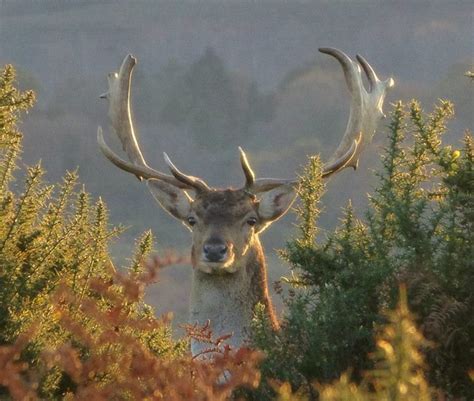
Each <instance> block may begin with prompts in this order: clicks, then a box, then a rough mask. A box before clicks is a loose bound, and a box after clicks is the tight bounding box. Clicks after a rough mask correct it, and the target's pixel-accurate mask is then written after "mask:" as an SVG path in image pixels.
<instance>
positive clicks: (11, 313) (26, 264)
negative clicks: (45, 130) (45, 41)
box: [0, 66, 184, 399]
mask: <svg viewBox="0 0 474 401" xmlns="http://www.w3.org/2000/svg"><path fill="white" fill-rule="evenodd" d="M14 80H15V71H14V69H13V67H11V66H6V67H5V68H4V70H3V71H2V72H1V78H0V345H8V344H12V343H14V342H15V340H16V339H18V338H19V336H21V335H22V333H24V332H26V331H28V330H29V328H30V327H32V326H33V325H34V326H35V327H36V330H35V334H34V336H33V337H32V338H31V339H30V341H29V342H28V343H27V346H25V347H24V348H22V360H24V361H28V362H29V365H30V367H31V368H41V369H43V368H44V366H43V365H42V363H41V360H40V357H39V356H40V353H41V351H42V350H44V349H45V348H46V347H49V348H53V349H54V348H55V347H57V346H59V345H60V344H63V343H64V342H65V341H70V340H71V333H70V332H68V330H65V328H64V327H62V326H61V324H60V323H59V321H58V319H57V316H56V313H57V311H56V308H55V306H54V305H53V303H52V298H51V294H52V293H54V291H55V290H56V289H57V287H58V284H59V283H60V282H62V283H63V285H65V286H67V288H69V291H71V293H72V294H73V295H74V297H75V299H76V300H77V303H78V305H83V304H86V303H87V302H89V303H90V302H95V301H97V302H98V307H100V308H105V309H107V308H109V307H110V305H109V302H107V300H105V299H103V297H102V296H101V295H100V294H97V292H96V291H93V290H91V288H90V283H91V280H97V278H101V279H102V280H112V278H113V275H114V274H115V273H114V268H113V266H112V263H111V261H110V256H109V254H108V250H107V248H108V244H109V242H110V240H111V239H112V238H113V237H115V236H116V235H117V234H118V233H120V231H121V229H120V228H114V227H112V228H111V227H110V225H109V223H108V220H107V208H106V206H105V203H104V202H103V201H102V200H100V199H99V200H98V201H97V202H95V203H93V202H91V199H90V197H89V195H88V194H87V193H86V192H85V191H84V190H80V191H76V189H75V187H76V185H77V179H78V177H77V174H76V173H75V172H71V173H67V174H66V175H65V177H64V179H63V182H62V183H61V184H59V185H48V184H46V183H45V182H44V181H43V179H42V176H43V170H42V168H41V166H40V165H36V166H33V167H29V168H27V169H26V173H25V178H24V185H23V189H22V191H21V193H20V194H19V195H17V194H15V193H14V192H13V191H12V190H11V182H12V180H13V178H14V177H13V171H14V170H15V168H16V164H17V162H18V155H19V153H20V151H21V140H22V135H21V133H20V132H19V130H18V127H17V122H18V118H19V112H20V111H22V110H27V109H28V107H29V106H31V105H32V103H33V100H34V94H33V93H32V92H25V93H21V92H19V91H18V90H17V89H15V82H14ZM152 244H153V238H152V235H151V233H146V234H145V235H144V237H143V238H142V239H141V241H139V243H138V246H137V251H136V255H135V258H134V261H133V269H134V270H138V267H137V266H138V265H139V263H141V262H142V261H143V259H144V258H145V257H146V255H147V253H148V252H149V251H150V250H151V248H152ZM74 313H75V316H76V317H78V318H79V315H78V314H77V313H78V312H74ZM123 313H125V314H128V315H136V318H137V319H149V318H151V317H152V316H153V311H152V310H151V308H150V307H148V306H146V305H145V304H144V303H143V297H142V296H140V297H137V298H136V299H134V300H133V301H130V302H129V304H128V306H127V309H126V311H124V312H123ZM78 322H79V323H78V324H80V325H83V326H84V327H85V328H88V329H89V330H92V331H93V330H94V329H95V328H96V327H97V324H96V323H95V322H94V321H93V320H92V319H87V318H85V317H81V318H80V320H79V321H78ZM129 334H130V335H131V336H132V337H135V338H136V339H137V340H138V341H140V342H141V343H143V344H146V346H147V348H148V349H149V351H150V352H152V353H153V354H155V355H160V356H162V357H164V358H168V359H169V358H171V357H174V356H176V355H180V354H182V353H183V351H184V343H182V342H178V343H175V342H174V341H173V340H172V338H171V329H170V326H169V324H161V325H160V326H159V327H156V328H155V329H154V330H153V331H151V332H147V333H145V332H144V331H141V330H140V329H139V327H138V326H137V327H136V328H130V329H129ZM85 354H87V347H82V348H81V349H80V355H85ZM0 369H1V368H0ZM41 372H42V373H41V374H40V375H39V381H38V385H39V394H41V395H42V396H43V397H45V398H47V399H54V398H55V397H59V394H60V393H61V392H62V391H64V390H65V389H66V388H68V386H69V384H70V383H69V379H68V377H67V375H66V374H65V373H64V371H61V370H60V369H56V368H54V369H43V370H41ZM1 391H2V389H1V387H0V392H1Z"/></svg>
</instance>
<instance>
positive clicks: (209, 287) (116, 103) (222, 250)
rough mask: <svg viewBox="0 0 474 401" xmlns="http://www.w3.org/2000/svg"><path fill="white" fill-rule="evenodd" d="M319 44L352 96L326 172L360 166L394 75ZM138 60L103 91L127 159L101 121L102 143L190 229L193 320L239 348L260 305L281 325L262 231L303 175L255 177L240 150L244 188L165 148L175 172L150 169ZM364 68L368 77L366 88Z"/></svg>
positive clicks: (130, 60)
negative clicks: (216, 179) (133, 102)
mask: <svg viewBox="0 0 474 401" xmlns="http://www.w3.org/2000/svg"><path fill="white" fill-rule="evenodd" d="M319 50H320V51H321V52H322V53H326V54H329V55H331V56H333V57H335V58H336V59H337V61H339V63H340V64H341V66H342V69H343V71H344V75H345V79H346V82H347V86H348V88H349V92H350V95H351V108H350V117H349V122H348V124H347V128H346V132H345V134H344V136H343V138H342V141H341V143H340V145H339V147H338V148H337V150H336V152H335V153H334V156H333V157H332V160H331V161H330V162H329V163H327V164H325V165H324V167H323V177H325V178H326V177H329V176H330V175H331V174H334V173H336V172H338V171H341V170H342V169H344V168H346V167H353V168H354V169H355V168H356V167H357V163H358V159H359V155H360V153H361V151H362V150H363V149H364V148H365V147H366V146H367V145H368V144H369V143H370V142H371V140H372V137H373V135H374V133H375V129H376V126H377V123H378V121H379V120H380V119H381V118H382V117H383V112H382V105H383V101H384V98H385V94H386V91H387V89H388V88H390V87H391V86H393V80H392V79H391V78H390V79H388V80H386V81H380V80H379V79H378V78H377V75H376V74H375V72H374V70H373V69H372V67H371V66H370V65H369V63H368V62H367V61H365V60H364V58H362V57H361V56H357V61H358V63H356V62H355V61H353V60H351V59H350V58H349V57H348V56H347V55H345V54H344V53H343V52H341V51H339V50H337V49H332V48H322V49H319ZM135 64H136V59H135V58H134V57H132V56H131V55H128V56H126V57H125V59H124V61H123V63H122V66H121V67H120V71H119V72H118V73H112V74H109V76H108V86H109V90H108V92H107V93H105V94H104V95H102V96H101V97H103V98H107V99H108V101H109V110H108V116H109V118H110V123H111V126H112V128H113V130H114V131H115V133H116V134H117V136H118V137H119V139H120V141H121V143H122V146H123V149H124V151H125V153H126V154H127V156H128V159H129V161H126V160H123V159H121V158H120V157H119V156H117V155H116V154H115V153H114V152H113V151H112V150H111V149H110V148H109V147H108V146H107V145H106V144H105V142H104V139H103V136H102V130H101V128H100V127H99V128H98V133H97V139H98V142H99V145H100V149H101V150H102V152H103V153H104V155H105V156H106V157H107V158H108V159H109V160H110V161H111V162H112V163H113V164H115V165H116V166H117V167H119V168H120V169H122V170H125V171H127V172H129V173H132V174H134V175H136V176H137V177H138V178H139V179H144V180H146V182H147V185H148V188H149V190H150V191H151V193H152V194H153V196H154V197H155V199H156V200H157V201H158V203H159V204H160V205H161V206H162V207H163V208H164V209H165V210H166V211H167V212H169V213H170V214H171V215H172V216H174V217H175V218H177V219H178V220H181V221H182V222H183V223H184V224H185V225H186V226H187V227H188V228H189V229H190V230H191V232H192V249H191V257H192V265H193V268H194V269H193V281H192V290H191V301H190V323H199V324H204V323H206V322H207V321H208V320H209V321H210V324H211V327H212V330H213V332H214V334H215V335H223V334H227V333H233V336H232V337H231V339H230V344H231V345H232V346H235V347H238V346H240V345H241V344H242V343H243V342H244V341H245V340H246V338H247V337H248V334H249V327H250V323H251V320H252V315H253V312H254V307H255V305H256V304H257V303H262V304H263V305H264V306H265V310H266V311H267V313H268V317H269V319H270V321H271V322H272V324H273V325H274V327H275V328H277V327H278V321H277V319H276V317H275V314H274V311H273V307H272V303H271V299H270V297H269V295H268V288H267V273H266V265H265V256H264V251H263V249H262V245H261V244H260V240H259V235H260V233H262V232H263V231H264V230H265V229H266V228H267V227H268V226H269V225H270V224H271V223H272V222H274V221H275V220H277V219H278V218H280V217H281V216H283V215H284V214H285V213H286V212H287V211H288V209H289V208H290V206H291V204H292V202H293V201H294V199H295V187H296V186H297V184H298V180H295V179H291V180H281V179H274V178H263V179H255V175H254V173H253V171H252V169H251V167H250V165H249V162H248V160H247V157H246V155H245V153H244V151H243V150H242V149H240V162H241V165H242V169H243V171H244V175H245V185H244V186H243V187H242V188H240V189H215V188H210V187H209V186H208V185H207V184H206V183H205V182H204V181H203V180H202V179H200V178H197V177H193V176H191V175H187V174H184V173H182V172H181V171H180V170H178V169H177V168H176V167H175V165H174V164H173V163H172V162H171V160H170V158H169V157H168V156H167V155H166V153H165V154H164V158H165V161H166V163H167V165H168V167H169V169H170V171H171V175H168V174H165V173H162V172H160V171H157V170H154V169H153V168H151V167H149V166H148V165H147V163H146V162H145V159H144V158H143V155H142V152H141V151H140V148H139V146H138V142H137V139H136V136H135V133H134V128H133V123H132V118H131V113H130V82H131V75H132V71H133V68H134V66H135ZM360 67H362V70H363V71H364V73H365V75H366V77H367V81H368V90H366V89H365V87H364V84H363V82H362V72H361V68H360ZM204 347H205V345H201V344H199V343H197V342H196V341H193V342H192V345H191V351H192V353H193V355H197V354H199V353H200V352H202V349H203V348H204Z"/></svg>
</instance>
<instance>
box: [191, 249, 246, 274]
mask: <svg viewBox="0 0 474 401" xmlns="http://www.w3.org/2000/svg"><path fill="white" fill-rule="evenodd" d="M234 261H235V256H234V254H233V253H232V254H231V255H229V257H228V258H227V259H226V260H223V261H219V262H210V261H208V260H205V259H203V260H201V261H199V263H198V264H197V266H196V268H197V269H198V270H200V271H202V272H203V273H207V274H231V273H235V272H236V271H237V268H236V265H235V263H234Z"/></svg>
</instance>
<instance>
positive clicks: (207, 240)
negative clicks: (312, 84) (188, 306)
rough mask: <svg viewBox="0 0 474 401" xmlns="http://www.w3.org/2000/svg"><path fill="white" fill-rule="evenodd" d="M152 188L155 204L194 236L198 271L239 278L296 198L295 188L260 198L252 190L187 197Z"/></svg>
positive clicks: (157, 184)
mask: <svg viewBox="0 0 474 401" xmlns="http://www.w3.org/2000/svg"><path fill="white" fill-rule="evenodd" d="M148 186H149V188H150V191H151V192H152V194H153V196H154V197H155V199H156V200H157V201H158V202H159V203H160V205H161V206H162V207H163V208H164V209H165V210H166V211H168V212H169V213H170V214H171V215H173V216H174V217H176V218H177V219H179V220H181V221H182V222H183V223H184V224H185V225H186V226H187V227H188V228H189V229H190V231H191V232H192V237H193V245H192V250H191V256H192V263H193V266H194V268H196V269H199V270H200V271H202V272H204V273H209V274H222V273H235V272H236V271H237V270H239V268H240V267H241V266H243V265H244V264H245V263H243V262H244V261H245V258H246V255H247V252H248V251H249V249H250V248H251V247H252V245H253V244H254V243H255V241H256V239H257V237H258V235H259V233H261V232H262V231H263V230H264V229H265V228H267V227H268V226H269V225H270V224H271V223H272V222H273V221H275V220H277V219H278V218H280V217H281V216H283V215H284V214H285V212H286V211H287V210H288V209H289V207H290V206H291V203H292V202H293V200H294V198H295V191H294V188H293V186H292V185H281V186H279V187H277V188H274V189H272V190H270V191H267V192H265V193H263V194H261V195H260V196H259V197H257V196H256V195H253V194H251V193H249V192H248V191H246V190H243V189H238V190H233V189H227V190H210V191H203V192H198V193H197V194H196V196H195V198H194V199H192V198H191V197H190V196H189V195H188V194H187V192H185V191H184V190H181V189H178V188H176V187H175V186H173V185H169V184H166V183H163V182H162V181H158V180H149V181H148Z"/></svg>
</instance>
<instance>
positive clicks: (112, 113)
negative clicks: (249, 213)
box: [97, 54, 202, 190]
mask: <svg viewBox="0 0 474 401" xmlns="http://www.w3.org/2000/svg"><path fill="white" fill-rule="evenodd" d="M136 63H137V60H136V59H135V57H133V56H132V55H130V54H129V55H127V56H126V57H125V58H124V60H123V62H122V65H121V66H120V70H119V72H118V73H116V72H114V73H111V74H109V75H108V76H107V81H108V86H109V89H108V91H107V92H106V93H104V94H103V95H101V96H100V97H101V98H103V99H108V101H109V109H108V116H109V120H110V123H111V126H112V128H113V130H114V131H115V133H116V135H117V136H118V138H119V139H120V142H121V144H122V148H123V150H124V151H125V153H126V154H127V156H128V159H129V160H130V162H128V161H125V160H123V159H122V158H120V157H119V156H117V155H116V154H115V153H114V152H113V151H112V150H111V149H110V148H109V147H108V146H107V144H106V143H105V141H104V137H103V135H102V128H101V127H99V128H98V130H97V141H98V143H99V146H100V149H101V151H102V153H103V154H104V155H105V156H106V157H107V159H109V160H110V161H111V162H112V163H113V164H115V165H116V166H117V167H119V168H120V169H122V170H124V171H127V172H129V173H132V174H135V175H136V176H137V178H138V179H140V180H141V179H143V178H144V179H147V180H148V179H158V180H161V181H165V182H167V183H169V184H171V185H174V186H176V187H178V188H183V189H195V190H200V188H201V187H202V185H200V184H197V185H194V184H195V182H193V185H192V183H191V181H188V182H184V181H182V180H178V179H177V178H176V177H174V176H171V175H168V174H164V173H162V172H160V171H157V170H154V169H152V168H151V167H149V166H148V165H147V163H146V161H145V159H144V157H143V154H142V152H141V150H140V147H139V145H138V141H137V138H136V135H135V132H134V128H133V122H132V116H131V110H130V86H131V79H132V73H133V69H134V67H135V65H136ZM197 180H198V179H197ZM199 181H200V183H202V181H201V180H199Z"/></svg>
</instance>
